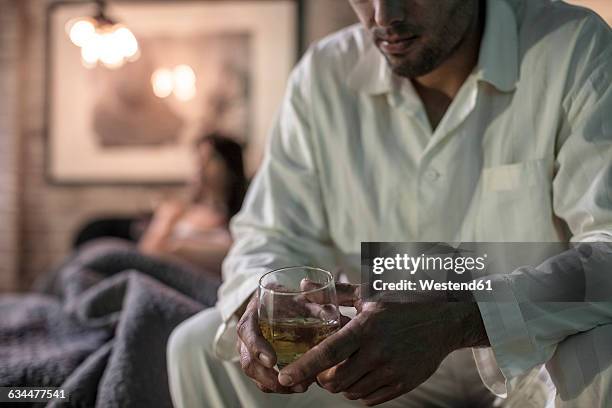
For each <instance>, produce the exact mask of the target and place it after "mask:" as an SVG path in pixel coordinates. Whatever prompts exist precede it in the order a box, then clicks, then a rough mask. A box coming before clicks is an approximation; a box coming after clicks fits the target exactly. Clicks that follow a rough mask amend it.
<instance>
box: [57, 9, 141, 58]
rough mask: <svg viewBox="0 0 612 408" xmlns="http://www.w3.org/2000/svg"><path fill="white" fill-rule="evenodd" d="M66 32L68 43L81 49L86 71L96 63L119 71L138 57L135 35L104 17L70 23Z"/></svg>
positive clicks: (83, 18) (71, 21)
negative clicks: (70, 42)
mask: <svg viewBox="0 0 612 408" xmlns="http://www.w3.org/2000/svg"><path fill="white" fill-rule="evenodd" d="M66 32H67V33H68V36H69V37H70V41H72V43H73V44H74V45H76V46H78V47H80V48H81V62H82V63H83V65H84V66H85V67H87V68H93V67H95V66H96V65H97V64H98V62H100V63H102V64H103V65H104V66H105V67H107V68H111V69H114V68H119V67H121V66H122V65H123V64H125V63H126V62H127V61H135V60H137V59H138V57H140V49H139V47H138V41H137V40H136V37H135V36H134V34H133V33H132V32H131V31H130V30H129V29H128V28H127V27H125V26H124V25H121V24H115V23H114V22H113V21H112V20H110V19H108V18H107V17H105V16H104V15H103V14H100V15H98V16H97V17H95V18H90V17H81V18H77V19H73V20H70V21H69V22H68V23H67V24H66Z"/></svg>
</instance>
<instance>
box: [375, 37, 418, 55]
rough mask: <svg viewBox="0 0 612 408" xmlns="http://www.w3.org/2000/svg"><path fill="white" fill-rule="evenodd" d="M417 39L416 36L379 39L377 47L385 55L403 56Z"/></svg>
mask: <svg viewBox="0 0 612 408" xmlns="http://www.w3.org/2000/svg"><path fill="white" fill-rule="evenodd" d="M417 38H418V37H417V36H411V37H389V38H379V39H378V45H379V47H380V49H381V50H382V51H383V52H384V53H386V54H392V55H393V54H403V53H405V52H406V51H408V49H409V48H410V46H411V45H412V44H413V43H414V40H416V39H417Z"/></svg>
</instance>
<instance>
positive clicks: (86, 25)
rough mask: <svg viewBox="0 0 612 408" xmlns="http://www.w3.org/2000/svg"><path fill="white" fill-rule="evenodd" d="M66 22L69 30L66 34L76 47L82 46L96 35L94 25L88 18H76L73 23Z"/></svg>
mask: <svg viewBox="0 0 612 408" xmlns="http://www.w3.org/2000/svg"><path fill="white" fill-rule="evenodd" d="M71 23H72V22H68V24H69V26H70V30H69V31H68V36H69V37H70V41H72V43H73V44H74V45H76V46H77V47H81V48H82V47H84V46H85V45H86V44H87V42H88V41H89V40H90V39H91V38H92V37H93V36H94V35H96V27H95V26H94V25H93V23H92V22H91V21H90V19H88V18H82V19H78V20H77V21H75V22H74V23H72V24H71Z"/></svg>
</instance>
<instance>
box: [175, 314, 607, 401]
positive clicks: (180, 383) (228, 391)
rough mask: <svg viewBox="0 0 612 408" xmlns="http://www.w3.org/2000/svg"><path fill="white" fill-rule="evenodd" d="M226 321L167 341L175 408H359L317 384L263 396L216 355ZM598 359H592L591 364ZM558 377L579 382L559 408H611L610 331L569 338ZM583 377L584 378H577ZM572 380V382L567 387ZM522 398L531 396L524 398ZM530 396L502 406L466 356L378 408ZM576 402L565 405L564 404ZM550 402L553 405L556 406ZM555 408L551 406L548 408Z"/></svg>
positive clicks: (198, 318) (199, 322)
mask: <svg viewBox="0 0 612 408" xmlns="http://www.w3.org/2000/svg"><path fill="white" fill-rule="evenodd" d="M220 325H221V315H220V313H219V311H218V310H217V309H216V308H209V309H207V310H204V311H202V312H200V313H199V314H197V315H195V316H193V317H192V318H190V319H188V320H187V321H185V322H183V323H182V324H181V325H180V326H178V327H177V328H176V329H175V330H174V332H173V333H172V335H171V337H170V339H169V341H168V350H167V351H168V353H167V357H168V375H169V381H170V391H171V394H172V400H173V403H174V406H175V408H204V407H212V408H240V407H245V408H259V407H262V408H263V407H265V408H276V407H279V408H284V407H291V408H301V407H304V408H310V407H314V408H326V407H332V408H348V407H359V406H363V404H362V403H361V402H359V401H350V400H347V399H345V398H343V396H342V394H332V393H329V392H327V391H326V390H324V389H322V388H320V387H319V386H318V385H317V384H313V385H311V386H310V388H309V389H308V391H306V392H305V393H303V394H289V395H280V394H267V393H263V392H261V391H260V390H259V389H258V388H257V387H256V386H255V384H254V383H253V382H252V380H251V379H250V378H248V377H247V376H246V375H245V374H244V373H243V372H242V369H241V368H240V365H239V364H238V363H236V362H229V361H222V360H220V359H218V358H217V357H216V356H215V354H214V352H213V341H214V338H215V334H216V332H217V329H218V327H219V326H220ZM590 350H595V351H596V353H597V354H598V356H595V357H596V359H597V361H598V362H597V364H598V365H599V366H598V369H597V370H595V371H592V372H590V371H589V370H584V368H581V363H582V361H583V360H584V359H585V358H586V357H588V356H583V355H582V354H584V353H587V354H589V355H590V354H592V352H591V351H590ZM590 357H591V358H593V357H594V356H592V355H591V356H590ZM551 364H552V367H550V368H552V369H553V373H554V372H557V373H570V374H571V375H581V381H566V383H567V384H570V388H571V385H572V384H574V383H575V384H576V389H575V390H571V389H570V390H569V392H568V395H566V396H565V397H566V398H562V396H560V395H557V398H556V402H555V403H554V406H556V407H562V408H570V407H571V408H606V407H607V408H609V407H612V325H607V326H600V327H598V328H596V329H593V330H591V331H590V332H586V333H582V334H578V335H574V336H571V337H569V338H568V339H566V340H565V341H564V342H562V343H561V344H560V345H559V346H558V348H557V352H556V354H555V356H554V357H553V359H552V360H551V362H550V363H549V365H551ZM576 370H580V371H581V372H578V373H577V372H576ZM566 380H567V379H566ZM524 391H528V390H523V392H521V394H529V392H524ZM526 396H527V395H511V397H510V398H509V399H508V400H506V401H505V402H504V403H503V404H501V401H499V400H496V398H495V397H494V395H493V394H492V393H491V392H490V391H489V390H488V389H487V388H486V387H485V386H484V385H483V383H482V381H481V379H480V376H479V374H478V371H477V369H476V365H475V363H474V360H473V357H472V353H471V351H470V350H469V349H465V350H459V351H456V352H454V353H452V354H450V355H449V356H448V357H447V358H446V359H445V360H444V361H443V362H442V364H441V365H440V367H439V368H438V370H437V371H436V373H435V374H434V375H433V376H432V377H431V378H430V379H429V380H427V381H426V382H424V383H423V384H421V385H420V386H419V387H417V388H416V389H415V390H413V391H411V392H409V393H407V394H405V395H403V396H401V397H399V398H396V399H394V400H392V401H388V402H386V403H384V404H381V405H379V406H380V407H384V408H394V407H408V408H411V407H415V408H417V407H418V408H422V407H452V408H456V407H473V408H478V407H491V406H510V407H521V408H527V407H530V408H531V407H533V408H544V406H543V405H542V406H541V407H540V406H538V405H539V403H536V404H534V403H533V402H530V401H527V400H524V398H523V397H526ZM568 397H569V398H571V399H569V400H568V399H567V398H568ZM551 402H552V400H551ZM551 405H552V404H551Z"/></svg>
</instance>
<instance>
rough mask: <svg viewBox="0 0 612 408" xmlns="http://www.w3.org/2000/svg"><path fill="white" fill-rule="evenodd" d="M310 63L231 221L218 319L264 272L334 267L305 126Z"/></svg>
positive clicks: (291, 90)
mask: <svg viewBox="0 0 612 408" xmlns="http://www.w3.org/2000/svg"><path fill="white" fill-rule="evenodd" d="M311 58H312V54H311V52H309V53H308V54H307V55H306V56H305V57H304V59H303V60H302V62H301V63H300V64H299V66H298V67H297V68H296V69H295V70H294V72H293V73H292V76H291V78H290V80H289V83H288V88H287V91H286V94H285V97H284V100H283V103H282V105H281V109H280V111H279V113H278V114H277V118H276V120H275V124H274V126H273V128H272V131H271V134H270V136H269V139H268V143H267V147H266V152H265V156H264V160H263V163H262V165H261V167H260V170H259V172H258V173H257V175H256V176H255V178H254V181H253V183H252V185H251V187H250V188H249V192H248V194H247V197H246V199H245V203H244V205H243V208H242V210H241V211H240V212H239V213H238V215H237V216H236V217H235V218H234V219H233V220H232V222H231V232H232V236H233V238H234V244H233V246H232V248H231V250H230V252H229V254H228V256H227V258H226V259H225V261H224V263H223V281H224V282H223V285H222V286H221V288H220V290H219V301H218V303H217V308H218V309H219V310H220V312H221V314H222V317H223V320H224V321H228V320H229V319H230V318H231V316H232V315H233V313H234V312H235V311H236V310H237V309H238V308H239V307H240V306H241V305H242V303H243V302H244V301H245V300H246V299H247V298H248V297H249V296H250V295H251V294H252V293H253V291H254V290H255V289H256V288H257V286H258V280H259V278H260V277H261V276H262V275H263V274H264V273H266V272H268V271H270V270H273V269H276V268H280V267H286V266H297V265H309V266H317V267H321V268H325V269H328V270H329V269H331V268H333V266H334V264H335V252H334V250H333V245H332V243H331V239H330V237H329V234H328V226H327V220H326V213H325V210H324V206H323V200H322V198H321V188H320V184H319V174H318V170H317V166H316V145H315V141H314V140H313V139H314V138H313V135H312V134H311V126H310V123H311V118H310V107H309V98H308V94H309V92H308V91H309V88H310V79H309V78H310V76H311V75H312V72H311V71H312V68H311V62H310V60H311Z"/></svg>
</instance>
